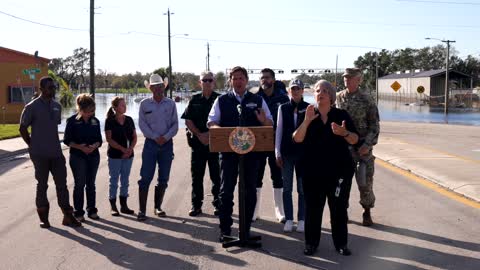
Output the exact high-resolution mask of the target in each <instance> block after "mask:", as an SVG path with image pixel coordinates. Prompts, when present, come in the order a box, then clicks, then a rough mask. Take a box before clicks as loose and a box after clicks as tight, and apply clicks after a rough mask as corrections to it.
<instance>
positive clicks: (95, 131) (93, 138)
mask: <svg viewBox="0 0 480 270" xmlns="http://www.w3.org/2000/svg"><path fill="white" fill-rule="evenodd" d="M63 143H64V144H65V145H70V143H76V144H86V145H93V144H95V143H99V144H100V145H99V146H98V147H100V146H101V145H102V133H101V132H100V121H98V119H97V118H96V117H95V116H92V117H90V118H89V119H88V120H87V121H84V120H83V118H79V119H77V114H74V115H72V116H71V117H70V118H68V119H67V126H66V127H65V133H64V134H63ZM70 154H75V155H78V156H82V157H85V156H87V155H86V154H85V153H84V152H82V150H80V149H76V148H73V147H70ZM90 155H99V152H98V148H97V149H95V151H93V152H92V153H90Z"/></svg>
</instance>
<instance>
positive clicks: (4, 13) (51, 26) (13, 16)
mask: <svg viewBox="0 0 480 270" xmlns="http://www.w3.org/2000/svg"><path fill="white" fill-rule="evenodd" d="M0 14H3V15H6V16H9V17H12V18H15V19H17V20H21V21H25V22H29V23H33V24H37V25H41V26H46V27H50V28H56V29H62V30H69V31H89V30H88V29H77V28H67V27H61V26H56V25H50V24H44V23H39V22H35V21H32V20H28V19H24V18H20V17H18V16H15V15H12V14H9V13H6V12H3V11H0Z"/></svg>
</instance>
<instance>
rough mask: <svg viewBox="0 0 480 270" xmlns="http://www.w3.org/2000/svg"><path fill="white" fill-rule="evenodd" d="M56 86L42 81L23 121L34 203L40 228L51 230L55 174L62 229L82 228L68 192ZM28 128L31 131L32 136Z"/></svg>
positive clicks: (24, 112)
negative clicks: (50, 194) (34, 181)
mask: <svg viewBox="0 0 480 270" xmlns="http://www.w3.org/2000/svg"><path fill="white" fill-rule="evenodd" d="M55 90H56V86H55V83H54V81H53V79H52V78H51V77H42V78H41V79H40V91H41V94H40V96H39V97H37V98H35V99H34V100H32V101H31V102H30V103H28V104H27V105H26V106H25V108H24V109H23V112H22V116H21V119H20V134H21V135H22V138H23V140H24V141H25V143H26V144H27V145H28V152H29V154H30V159H31V160H32V163H33V166H34V168H35V178H36V179H37V195H36V200H35V203H36V205H37V213H38V216H39V218H40V227H41V228H49V227H50V223H49V221H48V213H49V209H50V204H49V202H48V198H47V188H48V174H49V172H51V173H52V176H53V180H54V182H55V186H56V191H57V198H58V206H60V208H61V209H62V211H63V214H64V216H63V221H62V224H63V225H67V226H72V227H78V226H81V224H80V222H78V221H77V220H76V219H75V217H73V215H72V212H73V209H72V206H71V205H70V202H69V199H68V198H69V197H68V189H67V168H66V167H65V157H64V156H63V153H62V150H61V148H60V140H59V139H58V124H60V122H61V115H62V107H61V106H60V104H59V103H58V102H56V101H55V100H54V97H55ZM28 127H31V128H32V134H31V136H30V134H29V132H28Z"/></svg>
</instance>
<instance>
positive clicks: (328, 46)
mask: <svg viewBox="0 0 480 270" xmlns="http://www.w3.org/2000/svg"><path fill="white" fill-rule="evenodd" d="M124 34H126V35H128V34H142V35H151V36H157V37H167V36H165V35H159V34H155V33H148V32H138V31H130V32H127V33H124ZM175 38H178V39H186V40H195V41H207V42H223V43H238V44H250V45H275V46H292V47H324V48H362V49H378V50H381V49H384V48H379V47H373V46H360V45H329V44H300V43H275V42H255V41H241V40H223V39H208V38H191V37H184V36H178V37H175Z"/></svg>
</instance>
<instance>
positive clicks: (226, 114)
mask: <svg viewBox="0 0 480 270" xmlns="http://www.w3.org/2000/svg"><path fill="white" fill-rule="evenodd" d="M247 83H248V73H247V70H246V69H245V68H243V67H234V68H233V69H232V71H231V72H230V84H231V87H232V88H233V89H232V90H231V91H229V92H228V93H226V94H224V95H221V96H220V97H218V98H217V99H216V100H215V102H214V103H213V107H212V109H211V111H210V113H209V115H208V122H207V125H208V127H210V128H217V127H237V126H240V124H241V123H240V122H243V123H242V124H243V125H244V126H271V125H273V122H272V115H271V114H270V111H269V110H268V106H267V104H266V103H265V101H264V100H263V99H262V97H260V96H259V95H256V94H252V93H250V92H248V91H247ZM240 112H241V114H240ZM240 116H241V118H242V119H241V121H240ZM220 161H221V162H220V168H221V185H220V194H219V198H220V215H219V217H220V230H221V232H220V241H221V242H223V241H224V236H229V235H230V234H231V227H232V224H233V220H232V212H233V192H234V191H235V185H236V184H237V178H238V169H239V168H238V164H239V155H238V154H236V153H221V155H220ZM258 163H259V160H258V154H257V153H255V152H250V153H247V154H245V155H244V179H245V218H246V232H247V234H249V232H250V225H251V221H252V216H253V211H254V208H255V202H256V200H257V199H256V196H255V191H256V190H255V189H256V176H257V171H258Z"/></svg>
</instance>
